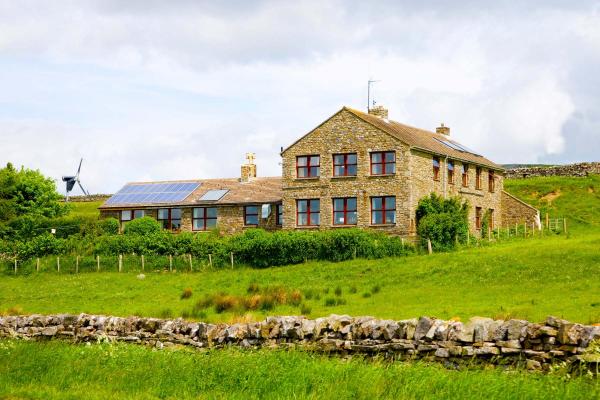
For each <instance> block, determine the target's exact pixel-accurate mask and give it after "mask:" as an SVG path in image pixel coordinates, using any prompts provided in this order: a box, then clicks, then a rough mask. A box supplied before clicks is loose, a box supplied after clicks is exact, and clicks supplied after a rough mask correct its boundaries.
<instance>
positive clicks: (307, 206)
mask: <svg viewBox="0 0 600 400" xmlns="http://www.w3.org/2000/svg"><path fill="white" fill-rule="evenodd" d="M320 214H321V201H320V200H319V199H311V200H296V224H297V225H298V226H318V225H319V224H320V223H321V215H320Z"/></svg>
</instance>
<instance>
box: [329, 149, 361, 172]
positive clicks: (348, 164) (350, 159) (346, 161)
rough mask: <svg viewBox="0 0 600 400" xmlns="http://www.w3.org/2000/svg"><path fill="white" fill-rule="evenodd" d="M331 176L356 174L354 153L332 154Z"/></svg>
mask: <svg viewBox="0 0 600 400" xmlns="http://www.w3.org/2000/svg"><path fill="white" fill-rule="evenodd" d="M333 176H356V153H348V154H334V155H333Z"/></svg>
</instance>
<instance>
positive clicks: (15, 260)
mask: <svg viewBox="0 0 600 400" xmlns="http://www.w3.org/2000/svg"><path fill="white" fill-rule="evenodd" d="M16 274H17V257H15V275H16Z"/></svg>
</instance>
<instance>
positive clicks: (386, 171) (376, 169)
mask: <svg viewBox="0 0 600 400" xmlns="http://www.w3.org/2000/svg"><path fill="white" fill-rule="evenodd" d="M395 173H396V152H395V151H376V152H373V153H371V175H393V174H395Z"/></svg>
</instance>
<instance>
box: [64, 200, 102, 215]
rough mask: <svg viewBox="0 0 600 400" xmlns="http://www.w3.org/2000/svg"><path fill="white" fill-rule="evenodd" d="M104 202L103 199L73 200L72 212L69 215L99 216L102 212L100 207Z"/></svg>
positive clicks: (71, 203)
mask: <svg viewBox="0 0 600 400" xmlns="http://www.w3.org/2000/svg"><path fill="white" fill-rule="evenodd" d="M102 203H104V200H102V201H72V202H70V203H69V204H70V205H71V207H72V208H71V212H70V213H69V216H73V217H99V216H100V212H99V211H98V207H100V205H101V204H102Z"/></svg>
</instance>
